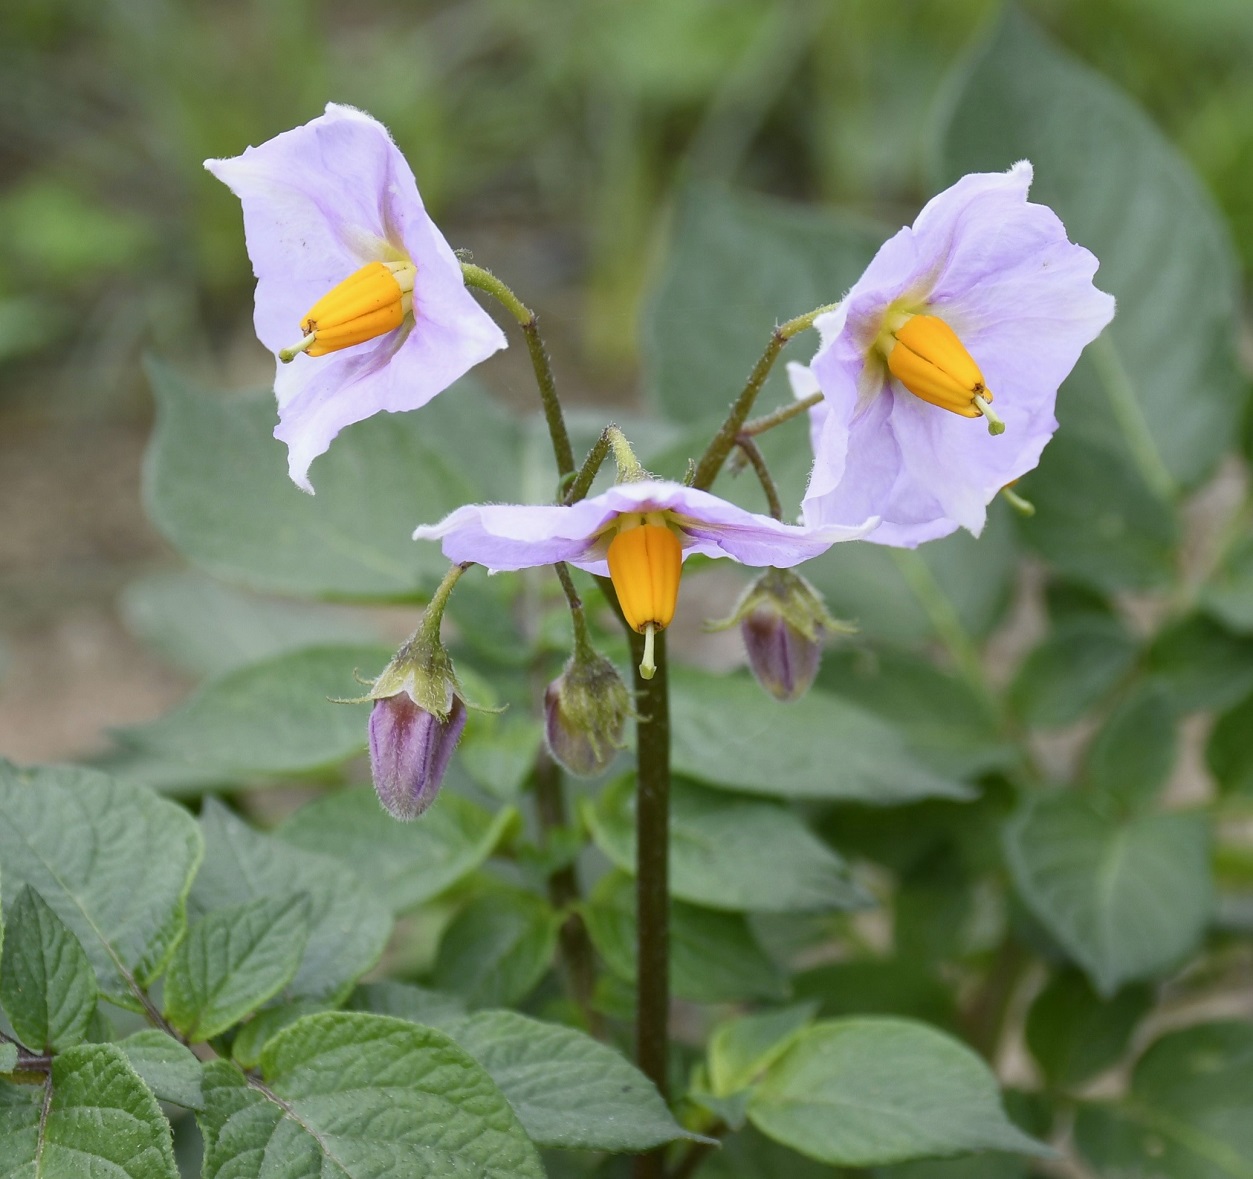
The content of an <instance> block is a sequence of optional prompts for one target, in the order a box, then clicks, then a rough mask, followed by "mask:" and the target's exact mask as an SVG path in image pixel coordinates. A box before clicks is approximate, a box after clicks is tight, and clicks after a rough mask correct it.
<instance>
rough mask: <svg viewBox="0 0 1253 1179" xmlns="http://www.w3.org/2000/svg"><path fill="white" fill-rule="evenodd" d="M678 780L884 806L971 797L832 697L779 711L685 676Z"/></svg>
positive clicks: (874, 721) (676, 721)
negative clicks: (939, 798)
mask: <svg viewBox="0 0 1253 1179" xmlns="http://www.w3.org/2000/svg"><path fill="white" fill-rule="evenodd" d="M671 686H672V694H671V734H672V740H673V743H674V744H673V752H672V761H673V765H674V769H675V772H676V773H679V774H684V775H686V776H687V777H689V778H694V779H696V780H697V781H699V782H704V783H706V784H707V785H709V786H713V787H716V788H721V789H727V790H742V791H747V792H749V793H754V794H776V795H783V796H784V797H791V798H822V799H842V800H857V801H859V802H873V803H881V804H891V803H901V802H908V801H911V800H913V799H917V798H926V797H931V796H938V797H943V798H968V797H969V796H970V792H969V790H968V789H967V788H966V787H964V786H962V785H960V784H958V783H957V782H953V781H951V780H950V779H948V778H943V777H941V776H940V775H938V774H936V773H934V772H933V771H931V770H929V769H927V768H926V767H925V766H923V765H922V764H921V763H920V762H918V761H917V759H915V758H914V757H913V756H912V754H911V753H910V752H909V751H908V748H907V746H906V743H905V741H904V739H903V738H902V737H901V736H900V735H899V734H898V733H897V732H896V730H894V729H893V728H891V727H890V726H889V725H886V724H884V723H883V722H882V721H881V720H879V719H878V718H877V717H875V716H873V715H871V714H870V713H868V712H863V711H862V710H861V709H859V708H856V707H855V706H853V705H851V704H849V703H847V702H846V701H844V700H841V699H839V698H838V697H835V696H830V695H827V694H826V693H825V692H818V691H812V690H811V691H810V692H808V693H806V695H804V696H803V697H801V699H799V700H795V701H792V702H791V703H788V704H780V703H779V702H778V701H776V700H773V699H771V698H770V697H769V696H767V695H766V694H765V693H764V692H763V691H762V690H761V689H760V688H759V687H758V686H757V685H756V683H754V682H753V681H752V680H750V679H747V678H743V677H726V676H712V675H708V674H704V673H700V672H695V671H689V670H688V669H686V668H683V669H676V673H675V675H674V677H673V681H672V685H671Z"/></svg>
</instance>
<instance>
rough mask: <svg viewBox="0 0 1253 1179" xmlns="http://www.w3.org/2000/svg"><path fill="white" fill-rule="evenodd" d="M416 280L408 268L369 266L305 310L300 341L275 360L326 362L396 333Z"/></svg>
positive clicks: (408, 307)
mask: <svg viewBox="0 0 1253 1179" xmlns="http://www.w3.org/2000/svg"><path fill="white" fill-rule="evenodd" d="M416 274H417V270H416V268H415V267H414V265H413V263H412V262H370V263H368V264H367V265H365V266H363V267H362V268H361V269H360V270H358V271H357V272H356V273H355V274H350V275H349V276H348V277H347V278H346V279H344V281H343V282H341V283H340V284H339V285H338V286H337V287H334V288H333V289H332V290H330V291H328V292H327V293H326V294H325V295H323V296H322V298H320V299H319V300H318V301H317V302H316V303H315V304H314V305H313V306H312V307H310V308H309V310H308V311H307V312H306V313H305V316H304V318H303V319H302V320H301V322H300V330H301V332H303V333H304V338H303V339H302V340H301V341H300V343H299V344H297V345H295V346H294V347H292V348H284V349H283V351H281V352H280V353H279V354H278V355H279V359H280V360H282V361H283V362H284V363H286V362H288V361H290V360H292V359H293V358H294V357H295V356H296V354H297V353H299V352H306V353H308V355H310V356H325V355H326V354H327V353H328V352H337V351H339V349H341V348H351V347H352V346H353V345H354V344H364V343H365V342H366V341H367V340H373V339H374V338H375V336H381V335H383V333H384V332H390V331H394V330H395V329H396V328H398V327H400V325H401V324H402V323H404V321H405V316H406V315H408V314H409V313H410V312H411V311H412V310H413V280H414V277H415V276H416Z"/></svg>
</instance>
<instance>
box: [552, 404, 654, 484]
mask: <svg viewBox="0 0 1253 1179" xmlns="http://www.w3.org/2000/svg"><path fill="white" fill-rule="evenodd" d="M611 451H612V452H613V457H614V461H615V462H616V463H617V464H618V476H619V480H620V481H622V482H628V481H630V480H632V479H640V478H643V477H644V475H645V471H644V468H643V467H641V466H640V464H639V460H638V459H636V457H635V452H634V451H633V450H632V449H631V444H630V443H629V442H628V441H627V438H626V435H625V434H624V433H623V432H622V431H621V430H619V429H618V427H617V426H615V425H613V423H612V422H611V423H610V424H609V425H608V426H606V427H605V428H604V429H603V430H602V431H601V432H600V437H599V438H597V439H596V441H595V442H593V443H592V449H591V450H589V451H588V452H587V458H585V459H584V460H583V465H582V466H581V467H580V468H579V469H578V473H577V474H574V475H573V476H572V477H571V478H569V479H568V480H567V481H566V482H567V487H566V490H565V494H564V495H563V496H562V499H561V502H562V503H564V504H577V503H578V502H579V500H581V499H583V498H584V497H585V496H586V495H587V493H588V492H589V491H590V490H591V489H592V483H593V482H594V481H595V479H596V475H597V472H599V471H600V467H601V464H602V463H603V462H604V461H605V459H606V458H608V456H609V454H610V452H611Z"/></svg>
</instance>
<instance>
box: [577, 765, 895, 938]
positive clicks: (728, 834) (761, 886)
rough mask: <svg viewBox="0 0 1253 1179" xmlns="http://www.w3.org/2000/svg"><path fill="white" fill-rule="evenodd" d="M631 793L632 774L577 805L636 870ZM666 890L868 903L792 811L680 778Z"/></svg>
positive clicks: (723, 901) (707, 896)
mask: <svg viewBox="0 0 1253 1179" xmlns="http://www.w3.org/2000/svg"><path fill="white" fill-rule="evenodd" d="M635 794H636V791H635V778H634V776H628V777H625V778H620V779H618V781H616V782H615V783H613V785H612V786H610V787H609V788H608V789H607V790H604V791H602V792H601V794H600V796H599V798H598V799H597V800H596V803H595V804H594V805H588V806H587V807H585V808H584V812H583V813H584V816H585V818H586V820H587V823H588V826H589V827H590V828H591V831H592V836H593V838H594V839H595V840H596V844H597V846H598V847H599V848H600V850H601V851H603V852H604V853H605V855H607V856H608V857H609V859H610V860H612V861H613V862H614V864H616V865H617V866H618V867H619V868H621V869H622V870H623V871H624V872H627V873H633V872H634V870H635ZM670 892H671V893H672V894H673V895H674V896H676V897H678V898H679V899H681V900H685V901H692V902H694V903H695V904H698V905H706V906H708V907H709V908H711V909H729V910H731V911H733V912H734V911H741V910H748V911H753V912H762V913H783V912H788V911H791V910H813V909H831V908H835V909H856V908H863V907H865V906H867V905H869V904H871V903H872V902H871V899H870V896H869V895H868V894H867V893H865V892H863V891H862V889H860V888H858V887H857V885H855V884H854V883H853V882H852V881H851V880H850V879H849V875H848V869H847V867H846V865H845V864H844V861H843V860H841V859H840V857H839V856H837V855H836V854H835V853H834V852H833V851H831V850H830V849H829V848H828V847H827V845H826V844H825V843H823V842H822V841H821V840H820V839H818V837H817V836H815V835H814V834H812V833H811V832H810V830H809V829H808V828H807V827H806V826H805V824H804V823H803V822H802V821H801V820H800V818H799V817H798V816H797V815H795V814H794V813H793V812H792V811H789V810H787V809H785V808H784V807H780V806H775V805H774V804H772V803H765V802H749V801H746V800H742V799H729V798H727V796H726V795H725V794H719V793H717V792H716V791H713V790H706V789H704V788H703V787H700V786H693V785H690V784H688V783H685V782H683V781H681V780H680V781H676V782H675V783H674V786H673V788H672V791H671V795H670Z"/></svg>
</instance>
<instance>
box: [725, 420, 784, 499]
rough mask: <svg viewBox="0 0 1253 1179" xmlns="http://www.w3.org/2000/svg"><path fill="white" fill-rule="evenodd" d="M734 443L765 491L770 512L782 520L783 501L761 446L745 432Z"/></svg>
mask: <svg viewBox="0 0 1253 1179" xmlns="http://www.w3.org/2000/svg"><path fill="white" fill-rule="evenodd" d="M735 445H736V446H738V447H739V448H740V450H741V452H742V453H743V455H744V457H745V458H746V459H748V461H749V463H750V464H751V465H752V468H753V471H754V472H755V473H756V475H757V482H758V483H760V484H761V489H762V491H764V492H765V493H766V503H767V504H768V505H769V506H770V514H771V515H772V516H773V517H774V518H775V519H776V520H782V519H783V503H782V501H781V500H780V499H779V489H778V488H777V487H776V486H775V482H774V477H773V476H772V475H771V474H770V468H769V467H768V466H766V456H765V455H764V454H762V453H761V447H760V446H758V445H757V443H756V442H754V441H753V440H752V438H750V437H749V436H748V435H747V434H741V435H740V436H739V437H738V438H737V439H736V440H735Z"/></svg>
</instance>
